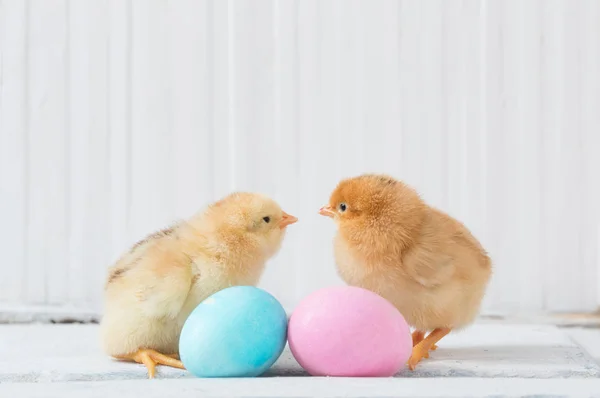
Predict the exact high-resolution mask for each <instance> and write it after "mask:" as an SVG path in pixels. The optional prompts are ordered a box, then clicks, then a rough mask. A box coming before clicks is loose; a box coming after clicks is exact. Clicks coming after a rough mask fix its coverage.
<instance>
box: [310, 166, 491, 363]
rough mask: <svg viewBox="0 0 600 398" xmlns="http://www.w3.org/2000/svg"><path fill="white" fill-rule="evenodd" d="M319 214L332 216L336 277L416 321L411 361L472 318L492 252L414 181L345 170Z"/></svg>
mask: <svg viewBox="0 0 600 398" xmlns="http://www.w3.org/2000/svg"><path fill="white" fill-rule="evenodd" d="M320 214H322V215H325V216H328V217H332V218H333V219H334V220H335V222H336V224H337V227H338V232H337V234H336V237H335V239H334V254H335V259H336V264H337V268H338V273H339V275H340V276H341V277H342V279H343V280H344V281H345V282H346V283H348V284H349V285H353V286H359V287H362V288H365V289H369V290H371V291H374V292H375V293H378V294H379V295H381V296H382V297H384V298H386V299H387V300H388V301H390V302H391V303H392V304H394V305H395V306H396V308H398V310H399V311H400V312H401V313H402V315H403V316H404V317H405V319H406V321H407V322H408V323H409V324H410V325H411V326H413V327H414V328H415V329H416V330H415V332H414V333H413V353H412V356H411V358H410V360H409V363H408V365H409V367H410V368H411V369H413V370H414V368H415V366H416V365H417V363H418V362H419V361H420V360H421V359H422V358H424V357H425V358H427V357H428V356H429V351H430V350H433V349H435V348H436V345H435V344H436V343H437V342H438V341H439V340H440V339H441V338H442V337H444V336H445V335H446V334H448V333H449V332H450V331H451V330H452V329H460V328H463V327H465V326H467V325H468V324H470V323H471V322H473V321H474V319H475V317H476V316H477V314H478V312H479V307H480V304H481V301H482V299H483V296H484V293H485V290H486V287H487V284H488V281H489V279H490V276H491V272H492V266H491V261H490V258H489V257H488V255H487V253H486V252H485V250H484V249H483V247H482V246H481V244H480V243H479V242H478V241H477V239H475V237H473V235H471V233H470V232H469V230H468V229H467V228H466V227H465V226H464V225H463V224H461V223H460V222H459V221H457V220H455V219H453V218H452V217H450V216H448V215H447V214H445V213H443V212H441V211H439V210H436V209H434V208H432V207H430V206H428V205H427V204H426V203H425V202H424V201H423V200H422V199H421V198H420V197H419V195H418V194H417V193H416V192H415V191H414V190H413V189H412V188H410V187H409V186H407V185H406V184H404V183H402V182H400V181H398V180H395V179H394V178H392V177H389V176H385V175H374V174H367V175H363V176H359V177H354V178H350V179H347V180H343V181H341V182H340V183H339V184H338V186H337V187H336V189H335V190H334V191H333V193H332V195H331V197H330V200H329V204H328V205H327V206H324V207H323V208H321V210H320ZM427 331H431V333H429V335H428V336H427V337H426V338H424V335H425V332H427Z"/></svg>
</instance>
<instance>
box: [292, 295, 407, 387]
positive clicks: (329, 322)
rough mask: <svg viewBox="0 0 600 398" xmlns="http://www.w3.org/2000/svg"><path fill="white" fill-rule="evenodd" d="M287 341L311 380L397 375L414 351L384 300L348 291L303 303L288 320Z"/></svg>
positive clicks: (396, 314) (397, 314)
mask: <svg viewBox="0 0 600 398" xmlns="http://www.w3.org/2000/svg"><path fill="white" fill-rule="evenodd" d="M288 342H289V345H290V349H291V351H292V354H294V357H295V358H296V360H297V361H298V363H299V364H300V365H301V366H302V367H303V368H304V369H305V370H306V371H307V372H308V373H310V374H311V375H313V376H346V377H387V376H393V375H394V374H396V373H397V372H398V371H399V370H400V369H402V367H403V366H404V365H405V364H406V362H407V361H408V358H409V357H410V354H411V351H412V337H411V334H410V328H409V327H408V324H407V323H406V321H405V320H404V317H403V316H402V315H401V314H400V312H399V311H398V310H397V309H396V308H395V307H394V306H393V305H392V304H391V303H390V302H388V301H387V300H385V299H384V298H383V297H381V296H379V295H377V294H375V293H373V292H371V291H369V290H365V289H361V288H357V287H350V286H345V287H331V288H326V289H321V290H318V291H316V292H314V293H312V294H311V295H309V296H308V297H306V298H305V299H304V300H302V302H301V303H300V305H299V306H298V307H297V308H296V309H295V311H294V312H293V314H292V316H291V318H290V322H289V326H288Z"/></svg>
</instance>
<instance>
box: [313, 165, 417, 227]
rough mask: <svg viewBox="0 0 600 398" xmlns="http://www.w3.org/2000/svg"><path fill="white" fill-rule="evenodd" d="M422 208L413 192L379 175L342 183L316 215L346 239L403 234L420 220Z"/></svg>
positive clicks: (355, 178)
mask: <svg viewBox="0 0 600 398" xmlns="http://www.w3.org/2000/svg"><path fill="white" fill-rule="evenodd" d="M424 207H425V205H424V203H423V202H422V200H421V199H420V197H419V195H418V194H417V193H416V191H415V190H413V189H412V188H410V187H409V186H407V185H406V184H404V183H402V182H400V181H398V180H396V179H394V178H393V177H390V176H387V175H383V174H365V175H361V176H358V177H353V178H349V179H345V180H342V181H341V182H340V183H339V184H338V185H337V187H336V188H335V190H334V191H333V193H332V194H331V196H330V198H329V204H328V205H326V206H323V207H322V208H321V209H320V211H319V213H320V214H321V215H323V216H327V217H331V218H333V219H334V221H335V222H336V224H337V225H338V229H339V230H340V231H341V232H342V233H345V235H346V236H347V237H348V238H350V237H355V238H356V237H359V236H364V235H365V234H367V235H368V234H370V236H371V237H375V236H376V235H382V234H389V233H392V232H398V233H402V232H407V231H403V230H408V229H413V228H415V227H416V225H417V224H418V223H420V221H421V220H422V216H423V209H424Z"/></svg>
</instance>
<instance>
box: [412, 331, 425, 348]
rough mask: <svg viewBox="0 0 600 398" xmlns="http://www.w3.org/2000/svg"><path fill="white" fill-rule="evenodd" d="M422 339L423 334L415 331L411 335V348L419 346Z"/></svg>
mask: <svg viewBox="0 0 600 398" xmlns="http://www.w3.org/2000/svg"><path fill="white" fill-rule="evenodd" d="M424 338H425V332H422V331H420V330H415V331H414V332H413V333H412V341H413V347H414V346H416V345H417V344H419V343H420V342H421V341H423V339H424Z"/></svg>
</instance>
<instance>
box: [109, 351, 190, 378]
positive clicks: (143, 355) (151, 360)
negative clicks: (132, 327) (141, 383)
mask: <svg viewBox="0 0 600 398" xmlns="http://www.w3.org/2000/svg"><path fill="white" fill-rule="evenodd" d="M117 358H118V359H124V360H130V361H134V362H137V363H140V364H144V365H145V366H146V368H147V369H148V378H149V379H153V378H154V376H155V375H156V365H165V366H171V367H173V368H177V369H185V367H184V366H183V363H182V362H181V361H180V360H179V359H177V358H179V355H178V354H168V355H165V354H161V353H160V352H158V351H155V350H148V349H142V350H139V351H137V352H135V353H133V354H129V355H123V356H119V357H117Z"/></svg>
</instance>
